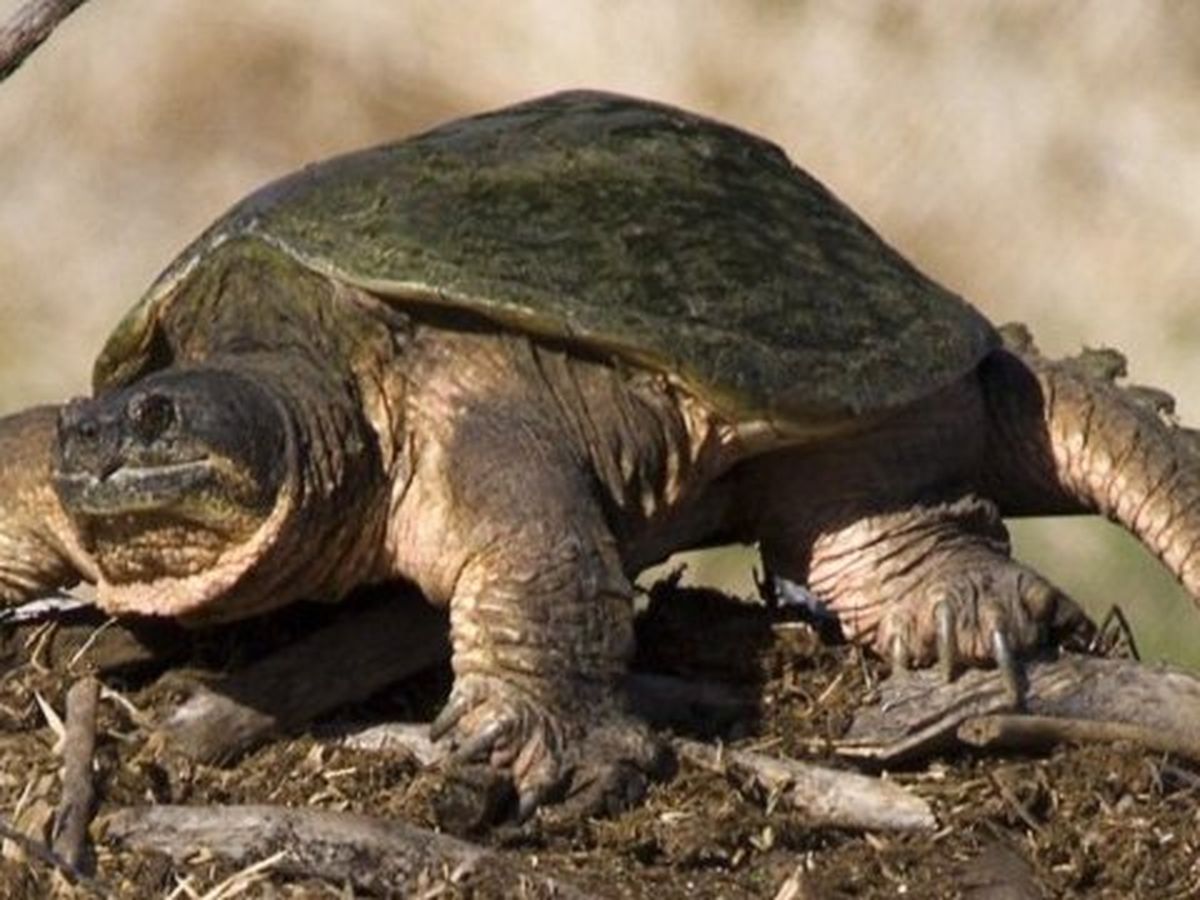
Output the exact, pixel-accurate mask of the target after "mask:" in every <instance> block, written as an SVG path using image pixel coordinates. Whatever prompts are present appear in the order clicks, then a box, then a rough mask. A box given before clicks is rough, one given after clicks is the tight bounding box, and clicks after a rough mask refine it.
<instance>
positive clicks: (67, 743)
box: [52, 677, 100, 869]
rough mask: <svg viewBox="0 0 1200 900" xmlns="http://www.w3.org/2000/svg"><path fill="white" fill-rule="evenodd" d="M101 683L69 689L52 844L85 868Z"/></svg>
mask: <svg viewBox="0 0 1200 900" xmlns="http://www.w3.org/2000/svg"><path fill="white" fill-rule="evenodd" d="M99 698H100V682H98V681H97V680H96V679H95V678H91V677H87V678H81V679H80V680H79V681H77V682H75V684H73V685H72V686H71V689H70V690H69V691H68V692H67V725H66V735H65V737H64V740H63V765H62V798H61V799H60V800H59V803H58V812H57V813H56V814H55V817H54V829H53V832H52V835H53V837H52V844H53V846H54V852H55V853H58V854H59V855H60V856H62V858H63V859H65V860H66V861H67V862H68V863H70V864H71V866H73V867H74V868H77V869H79V868H82V867H83V865H84V861H85V858H86V853H87V830H88V824H89V823H90V822H91V820H92V813H93V812H94V811H95V800H96V795H95V788H94V786H93V784H92V756H93V754H94V753H95V749H96V703H97V701H98V700H99Z"/></svg>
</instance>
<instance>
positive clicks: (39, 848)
mask: <svg viewBox="0 0 1200 900" xmlns="http://www.w3.org/2000/svg"><path fill="white" fill-rule="evenodd" d="M0 838H3V839H4V840H6V841H12V842H13V843H14V844H16V845H17V846H18V847H20V848H21V850H23V851H24V852H25V853H26V854H27V855H29V856H32V857H33V858H35V859H38V860H40V861H41V862H43V863H45V864H46V865H48V866H51V867H53V868H55V869H57V870H58V871H59V872H62V874H63V876H64V877H65V878H66V879H67V881H69V882H70V883H71V884H78V885H80V886H81V887H84V888H87V889H88V890H90V891H91V892H92V893H94V894H97V895H98V896H101V897H107V896H109V891H108V888H107V887H106V886H105V885H104V884H103V883H102V882H99V881H96V880H95V879H94V878H90V877H89V876H88V875H87V873H85V872H81V871H80V870H79V869H77V868H76V867H75V866H73V865H71V864H70V863H69V862H67V861H66V860H65V859H63V858H62V857H61V856H59V855H58V854H57V853H55V852H54V851H53V850H51V849H50V848H49V847H47V846H46V845H45V844H43V843H42V842H41V841H38V840H34V839H33V838H31V837H30V836H29V835H27V834H25V833H24V832H22V831H20V830H18V829H16V828H14V827H13V826H11V825H9V824H8V823H7V822H5V821H4V820H3V819H0Z"/></svg>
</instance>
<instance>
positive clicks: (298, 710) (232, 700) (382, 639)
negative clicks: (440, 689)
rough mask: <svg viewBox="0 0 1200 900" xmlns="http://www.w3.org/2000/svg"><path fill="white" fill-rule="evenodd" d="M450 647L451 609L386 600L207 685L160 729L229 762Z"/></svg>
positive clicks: (172, 739)
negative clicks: (239, 754)
mask: <svg viewBox="0 0 1200 900" xmlns="http://www.w3.org/2000/svg"><path fill="white" fill-rule="evenodd" d="M449 655H450V644H449V639H448V625H447V620H446V614H445V612H444V611H442V610H439V609H435V608H434V607H432V606H430V605H429V604H427V603H425V602H424V601H422V600H419V599H418V598H415V597H409V596H405V597H403V598H398V599H395V600H394V601H393V602H382V603H378V604H375V605H373V606H370V607H368V608H366V609H364V610H362V612H361V613H359V614H354V615H348V616H344V617H342V618H340V619H338V620H337V621H336V622H334V623H333V624H332V625H330V626H328V627H327V628H324V629H321V630H319V631H317V632H314V633H313V634H310V635H308V636H307V637H305V638H304V639H302V640H300V641H298V642H297V643H295V644H291V645H289V646H287V647H285V648H284V649H283V650H281V651H279V652H277V653H275V654H274V655H273V656H269V657H267V658H266V659H263V660H261V661H259V662H257V663H255V664H253V665H251V666H249V667H247V668H245V669H242V670H240V671H238V672H235V673H234V674H233V675H231V676H229V677H228V678H225V679H224V680H223V681H221V682H218V683H216V684H214V685H212V686H210V687H202V688H199V689H198V690H197V691H196V693H195V694H193V695H192V696H191V697H190V698H188V700H187V701H185V702H184V703H183V704H182V705H181V706H180V707H178V708H177V709H176V710H175V712H174V713H172V714H171V716H170V717H169V718H168V719H167V720H166V721H164V722H163V723H162V724H161V725H160V726H159V729H158V732H159V734H160V735H162V736H163V737H164V738H165V739H166V740H167V741H168V742H169V743H170V744H171V745H172V746H174V747H175V748H176V749H178V750H179V751H181V752H182V753H184V754H186V755H187V756H188V757H190V758H192V759H195V760H198V761H201V762H221V761H224V760H228V759H230V758H232V757H234V756H236V755H237V754H238V753H240V752H242V751H244V750H246V749H248V748H250V747H252V746H254V745H255V744H257V743H258V742H260V741H262V740H263V739H265V738H266V737H267V736H269V735H271V734H274V733H276V732H280V731H287V730H289V729H293V728H299V727H301V726H303V725H304V724H306V723H307V722H309V721H311V720H312V719H313V718H315V717H317V716H319V715H322V714H323V713H327V712H330V711H332V710H334V709H337V708H338V707H339V706H343V705H345V704H347V703H352V702H354V701H357V700H361V699H364V698H366V697H368V696H370V695H371V694H373V693H375V692H376V691H378V690H380V689H381V688H384V687H387V686H388V685H389V684H393V683H395V682H397V681H400V680H402V679H404V678H406V677H408V676H409V675H412V674H414V673H416V672H419V671H421V670H422V669H425V668H428V667H429V666H431V665H433V664H435V663H438V662H441V661H442V660H444V659H446V658H447V657H448V656H449Z"/></svg>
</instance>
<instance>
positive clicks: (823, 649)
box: [0, 584, 1200, 900]
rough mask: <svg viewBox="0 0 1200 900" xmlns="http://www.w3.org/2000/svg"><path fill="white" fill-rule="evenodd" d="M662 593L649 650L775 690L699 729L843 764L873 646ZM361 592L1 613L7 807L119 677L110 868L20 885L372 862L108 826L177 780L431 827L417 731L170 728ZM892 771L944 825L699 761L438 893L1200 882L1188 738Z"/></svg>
mask: <svg viewBox="0 0 1200 900" xmlns="http://www.w3.org/2000/svg"><path fill="white" fill-rule="evenodd" d="M654 593H655V596H654V597H653V602H652V603H651V607H650V611H649V612H647V613H646V614H645V615H644V616H643V619H642V622H641V626H640V635H639V641H640V648H641V652H640V656H639V659H638V661H637V668H638V669H640V670H642V671H648V672H656V673H670V674H673V675H684V676H686V677H687V678H689V679H695V680H697V681H701V680H703V681H716V682H723V683H726V684H732V685H736V686H737V687H738V689H739V690H742V691H751V692H752V693H753V696H754V697H755V700H756V702H755V703H754V704H753V708H752V710H750V711H748V712H745V713H744V714H738V715H730V716H724V717H716V718H713V719H711V720H704V719H698V720H695V721H692V722H691V723H690V725H688V726H686V727H687V729H688V730H689V731H691V732H692V734H693V735H694V736H696V737H698V738H701V739H705V740H717V739H719V740H721V741H723V742H725V743H727V744H728V745H729V746H733V747H742V746H746V747H753V748H755V749H757V750H759V751H762V752H765V753H769V754H772V755H777V756H792V757H795V758H800V759H810V760H815V761H819V762H824V763H827V764H830V765H834V766H839V765H844V764H843V763H839V762H837V761H836V760H833V759H832V757H831V754H830V751H829V749H828V742H829V740H830V739H832V738H835V737H837V736H838V735H840V734H841V733H843V732H844V730H845V729H846V727H847V725H848V723H849V722H850V720H851V719H852V717H853V715H854V712H855V710H856V709H857V708H858V707H859V705H860V704H861V703H862V702H863V700H864V697H867V696H869V695H870V693H871V691H872V689H873V686H874V685H875V684H876V682H877V680H878V679H879V677H880V675H881V673H880V672H879V671H877V666H876V664H875V663H874V662H873V661H872V660H870V659H868V658H865V657H864V656H863V655H862V654H860V653H859V652H858V651H856V650H854V649H853V648H849V647H846V646H844V645H837V644H830V643H827V642H826V641H823V640H821V639H820V638H819V637H818V636H817V634H816V633H815V632H814V631H813V630H812V629H810V628H808V627H807V626H805V625H802V624H798V623H792V622H780V620H779V616H778V614H777V613H774V612H772V611H770V610H766V609H765V608H763V607H761V606H749V605H747V604H739V603H731V602H730V601H728V600H726V599H725V598H722V597H719V596H717V595H713V594H710V593H707V592H703V591H697V590H694V589H691V590H686V589H681V588H678V587H677V586H674V585H670V584H667V585H663V586H660V587H659V588H656V590H655V592H654ZM367 602H369V601H367ZM354 614H356V611H355V608H354V607H353V606H350V607H346V608H344V609H340V610H334V611H330V610H324V609H321V610H313V609H307V608H296V609H293V610H287V611H284V612H282V613H280V614H277V615H274V616H272V617H269V618H266V619H263V620H259V621H256V622H251V623H247V624H244V625H241V626H237V627H226V628H222V629H220V630H215V631H210V632H201V633H183V632H177V631H175V630H174V629H172V628H170V627H164V626H155V627H151V628H149V629H147V630H145V631H144V632H143V633H142V642H141V645H142V646H143V647H144V653H141V654H133V655H131V654H128V653H126V654H125V655H124V656H122V657H121V658H120V659H114V658H107V659H106V658H105V652H106V651H105V650H104V648H105V646H106V641H108V640H109V639H108V638H107V637H105V635H106V634H108V633H109V632H113V631H114V629H115V628H116V627H117V626H108V627H106V628H104V629H102V630H101V631H100V632H99V633H97V632H95V631H94V628H95V627H96V625H97V623H98V620H96V619H89V618H88V616H87V614H86V613H85V614H83V616H82V617H81V616H80V614H78V613H76V614H73V615H72V616H70V617H67V618H65V619H61V618H60V621H59V622H58V623H57V624H45V623H43V624H28V623H26V624H21V625H11V624H10V625H0V672H2V675H0V823H3V825H4V826H5V827H6V828H8V829H12V830H16V831H19V832H20V833H22V834H24V835H26V836H28V837H30V838H33V839H34V840H36V841H38V842H47V843H48V842H49V840H50V837H51V835H50V833H49V832H50V829H51V823H52V820H53V812H54V808H55V805H56V803H57V801H58V796H59V793H60V783H59V781H60V775H59V768H60V764H61V761H60V758H59V756H58V754H57V753H56V749H55V743H56V733H55V730H54V728H52V727H51V726H50V725H49V724H48V717H47V712H46V711H45V710H46V708H47V707H49V708H50V709H51V710H58V711H59V713H60V714H61V711H62V709H63V698H64V695H65V691H66V689H67V688H68V687H69V686H70V684H71V683H72V682H73V681H74V680H75V679H77V678H78V677H79V675H80V673H81V671H82V670H85V669H87V668H89V667H90V668H92V669H93V670H96V671H98V672H99V673H100V677H101V680H102V682H103V684H104V686H105V688H106V690H105V691H104V693H103V695H102V699H101V703H100V715H99V723H98V731H97V751H96V760H95V766H96V786H97V795H98V806H99V809H98V815H97V818H96V820H95V821H94V822H93V825H92V829H91V836H92V840H93V847H94V854H95V855H94V859H93V860H91V861H90V863H89V864H88V865H89V866H90V865H94V877H95V880H94V881H91V882H86V883H76V884H72V883H71V881H70V878H69V876H68V875H64V874H63V873H62V872H61V871H59V870H58V869H56V867H55V866H54V865H52V864H50V863H48V862H47V861H45V860H44V859H42V858H41V857H40V856H39V855H38V854H37V853H36V852H35V851H34V850H32V849H30V848H29V847H28V846H22V844H21V842H20V841H12V840H9V841H7V842H5V844H4V849H3V853H2V854H0V896H2V897H10V898H24V897H29V898H40V897H47V896H55V895H60V896H92V895H93V894H95V893H98V892H99V893H105V894H107V895H109V896H119V897H139V898H142V897H167V896H173V897H187V896H195V897H199V896H212V897H221V896H234V895H235V894H236V895H239V896H252V897H323V896H328V897H348V896H357V895H358V894H357V893H356V890H357V889H356V888H355V887H354V886H352V885H348V884H345V883H335V882H331V881H326V880H322V879H320V878H314V877H304V876H297V875H295V874H285V873H284V872H283V871H281V868H280V867H279V866H275V865H271V866H265V867H262V868H260V869H258V870H246V869H245V866H244V865H235V864H232V863H230V862H228V861H225V860H222V859H221V858H219V857H216V856H214V855H213V854H211V853H208V852H206V851H205V850H204V848H202V847H196V848H195V851H196V852H195V853H194V854H191V855H190V856H189V857H188V858H187V859H186V860H183V861H173V860H172V859H169V858H168V857H166V856H163V855H160V854H158V853H155V852H152V851H146V850H135V849H132V848H130V847H128V846H124V845H121V844H119V843H117V842H115V841H113V840H110V839H109V837H108V835H107V834H106V816H108V815H109V814H110V813H112V812H114V811H115V810H117V809H120V808H123V807H130V806H143V805H146V804H166V803H172V804H199V805H217V804H282V805H286V806H290V807H300V808H321V809H329V810H342V811H351V812H356V813H362V814H365V815H369V816H373V817H380V818H383V819H388V820H400V821H404V822H408V823H412V824H415V825H418V826H423V827H427V828H435V827H436V818H435V806H436V801H437V798H438V796H439V791H440V790H441V785H442V776H441V775H440V774H439V773H438V771H437V770H427V769H422V767H421V766H420V765H419V764H418V762H417V761H416V760H415V759H414V758H413V757H412V756H411V755H409V754H406V753H403V752H384V751H367V750H361V749H353V748H351V747H348V746H345V745H343V744H340V743H337V742H334V741H330V740H328V739H323V738H322V737H321V735H322V733H323V732H324V730H325V727H326V726H328V725H329V722H328V721H326V722H318V723H314V724H313V726H312V727H308V728H304V729H300V730H299V731H298V732H297V733H295V734H292V735H288V736H283V737H279V738H277V739H274V740H271V741H269V742H268V743H266V744H264V745H262V746H259V747H258V748H257V749H254V750H252V751H250V752H247V753H244V754H241V755H240V756H238V757H236V758H234V759H232V760H229V761H228V762H227V763H225V764H224V765H221V766H213V765H205V764H199V763H195V762H193V761H190V760H189V759H188V758H187V757H186V755H183V754H180V753H178V752H176V751H175V750H174V749H172V748H170V747H168V746H166V745H165V744H164V743H163V742H162V741H159V740H154V739H151V738H150V736H151V734H152V732H153V730H154V726H155V723H158V722H161V721H163V720H164V719H166V718H167V717H168V716H169V715H170V714H171V712H172V711H173V710H175V709H176V708H177V707H178V705H179V703H180V701H181V700H182V699H183V698H184V697H185V696H186V695H187V693H188V691H189V690H190V685H191V684H192V683H193V682H194V681H195V680H197V679H199V680H203V679H205V678H211V677H214V673H221V672H227V671H230V670H234V669H237V668H239V667H241V666H243V665H244V664H246V663H247V662H248V661H250V660H253V659H256V658H261V657H262V656H264V655H266V654H270V653H272V652H274V651H275V650H277V649H278V648H280V647H282V646H285V645H287V644H288V643H289V642H291V641H294V640H295V639H296V638H297V637H299V636H301V635H303V634H306V633H308V632H310V631H311V630H313V629H315V628H320V627H323V626H325V625H327V624H328V622H329V621H330V620H331V619H332V618H333V617H336V616H345V615H354ZM69 635H72V636H73V637H71V638H70V639H68V636H69ZM72 641H75V643H74V644H72ZM81 641H88V643H87V645H86V646H83V644H82V643H81ZM81 648H82V652H80V650H81ZM449 680H450V679H449V673H448V671H446V670H445V668H434V669H431V670H428V671H426V672H423V673H421V674H420V675H418V676H416V677H414V678H411V679H409V680H407V681H406V682H404V683H402V684H399V685H395V686H393V687H390V688H388V689H386V690H384V691H381V692H378V693H376V694H375V695H373V696H371V697H370V698H368V699H366V700H364V701H361V702H359V703H357V704H355V705H353V706H350V707H347V708H342V709H340V710H339V711H338V712H337V713H336V716H335V718H336V721H338V722H342V723H344V722H369V721H377V720H380V719H400V720H407V721H420V720H423V719H427V718H428V717H429V716H430V715H431V714H432V713H433V712H435V711H436V709H437V708H438V705H439V702H440V701H441V700H442V699H443V698H444V696H445V691H446V689H447V687H448V684H449ZM886 777H887V778H889V779H891V780H893V781H895V782H897V783H898V784H901V785H903V786H905V787H906V788H908V789H909V790H911V791H912V792H913V793H915V794H917V795H919V796H921V797H923V798H925V799H926V800H927V801H928V802H929V803H930V804H931V805H932V808H933V810H934V813H935V815H936V819H937V823H938V826H937V828H936V830H933V831H928V832H920V833H910V834H881V833H850V832H847V831H842V830H838V829H831V828H821V827H814V826H813V825H812V823H811V822H810V821H806V818H805V816H803V815H802V814H800V813H798V812H796V811H793V810H791V809H789V808H788V807H787V805H786V804H784V803H781V802H778V801H779V798H777V797H772V796H763V795H762V792H761V791H757V790H753V789H748V788H746V787H745V786H744V785H741V784H739V783H737V782H736V781H735V780H733V779H732V778H729V777H726V776H724V775H722V774H718V773H714V772H711V771H708V770H706V769H702V768H698V767H696V766H694V765H691V764H689V763H688V762H681V763H680V764H679V766H678V770H677V772H676V773H675V775H674V776H673V777H672V778H670V779H669V780H667V781H665V782H663V783H660V784H656V785H654V786H652V787H651V789H650V791H649V794H648V796H647V797H646V799H645V800H644V802H642V803H640V804H638V805H637V806H635V807H634V808H633V809H631V810H629V811H627V812H624V813H622V814H619V815H616V816H613V817H611V818H607V819H592V820H586V821H570V820H565V819H563V818H562V817H561V816H557V815H555V811H554V809H548V810H544V811H543V812H542V813H539V814H538V815H537V816H535V817H534V818H533V819H532V820H531V821H529V822H527V823H525V824H524V825H521V826H519V827H518V826H515V825H501V826H498V827H496V828H494V829H492V830H490V831H488V832H487V833H484V834H476V835H472V836H471V838H470V839H471V840H472V841H474V842H476V843H478V844H481V845H484V846H487V847H488V848H490V849H491V850H492V851H494V853H495V854H497V855H498V856H499V857H500V858H501V859H502V860H511V861H512V862H513V864H514V866H513V867H512V868H511V869H507V870H503V871H506V872H508V873H509V874H507V875H503V876H492V877H488V876H484V877H472V876H467V877H465V878H463V877H462V873H455V872H449V871H442V872H430V873H429V874H428V878H427V879H426V881H425V883H424V884H422V886H421V890H420V891H419V892H418V893H420V895H421V896H426V897H431V898H432V897H457V896H469V897H513V896H548V895H549V892H548V889H547V888H546V887H545V885H546V882H545V881H544V880H538V879H534V878H529V879H526V878H523V877H518V878H515V879H514V877H513V876H512V874H511V873H512V872H525V873H536V874H537V875H539V876H552V877H553V878H555V879H557V880H558V882H560V883H561V884H565V885H569V886H570V887H573V888H574V889H575V891H577V892H578V894H579V895H582V896H594V897H627V898H654V900H668V898H675V897H681V898H682V897H689V898H691V897H728V898H738V897H768V898H771V897H776V898H780V900H783V898H790V900H799V898H827V897H828V898H833V897H895V896H912V897H975V898H985V897H993V898H996V897H1042V896H1087V897H1114V898H1115V897H1121V898H1127V897H1154V898H1168V897H1179V898H1182V897H1195V896H1200V862H1198V857H1200V769H1198V768H1197V767H1195V766H1194V765H1191V764H1188V763H1185V762H1183V761H1181V760H1178V759H1175V758H1172V757H1170V756H1167V755H1163V754H1149V753H1147V752H1145V751H1142V750H1140V749H1138V748H1137V747H1134V746H1131V745H1124V744H1107V745H1088V746H1078V747H1059V748H1057V749H1054V750H1053V751H1051V752H1049V753H1048V754H1046V755H1040V756H1033V755H997V754H995V753H989V754H974V755H973V754H957V755H954V756H949V757H946V758H941V759H936V760H934V761H932V762H929V761H926V762H924V763H922V764H920V765H919V766H915V767H913V768H911V769H908V770H903V771H893V772H888V773H886ZM10 836H11V835H10ZM280 849H285V848H280ZM86 867H88V866H85V868H86ZM222 882H225V884H224V886H223V887H222V886H221V885H222ZM214 888H217V890H215V891H214V890H213V889H214ZM208 891H212V893H211V894H206V892H208ZM396 893H400V891H397V892H396Z"/></svg>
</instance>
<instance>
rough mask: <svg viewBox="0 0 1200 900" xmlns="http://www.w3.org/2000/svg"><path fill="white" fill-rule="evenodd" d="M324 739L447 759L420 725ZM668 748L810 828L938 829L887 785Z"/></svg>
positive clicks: (924, 808) (686, 746)
mask: <svg viewBox="0 0 1200 900" xmlns="http://www.w3.org/2000/svg"><path fill="white" fill-rule="evenodd" d="M329 739H331V740H334V741H336V742H337V743H338V744H341V745H342V746H347V747H354V748H356V749H360V750H390V751H396V750H403V751H404V752H406V753H408V754H410V755H411V756H412V757H413V758H414V759H416V760H418V761H419V762H420V763H421V764H422V765H424V766H427V767H428V766H433V765H437V764H438V763H439V762H441V761H442V760H443V759H444V758H445V756H446V752H445V748H444V747H443V746H442V745H439V744H435V743H433V742H432V741H430V740H429V729H428V727H427V726H425V725H413V724H409V723H388V724H382V725H372V726H370V727H367V728H362V729H357V730H345V731H342V732H341V733H340V734H334V735H331V736H329ZM671 746H672V747H673V748H674V750H675V752H676V753H677V754H679V756H680V757H682V758H683V759H686V760H688V761H689V762H691V763H693V764H694V765H697V766H700V767H701V768H705V769H710V770H713V771H716V772H720V773H721V774H728V775H732V776H733V777H734V778H736V779H738V780H739V781H741V782H742V783H743V784H744V785H746V786H747V787H751V788H755V789H758V790H760V791H762V792H763V793H764V794H766V796H767V797H768V802H776V801H777V800H778V799H779V798H782V799H785V800H786V801H787V802H788V803H790V804H791V806H793V807H794V808H796V809H797V810H799V811H801V812H802V813H804V814H805V815H806V816H808V818H809V820H810V821H811V822H812V824H813V825H814V826H827V827H833V828H849V829H856V830H864V831H918V830H928V829H932V828H934V827H936V824H937V823H936V822H935V820H934V818H933V812H932V811H931V810H930V808H929V805H928V804H927V803H926V802H925V801H924V800H922V799H921V798H920V797H917V796H916V795H915V794H912V793H909V792H908V791H906V790H905V789H904V788H902V787H900V786H899V785H897V784H894V783H892V782H890V781H883V780H880V779H878V778H872V777H870V776H867V775H861V774H859V773H857V772H843V771H840V770H838V769H830V768H827V767H824V766H817V765H813V764H812V763H806V762H799V761H797V760H793V759H783V758H779V757H773V756H767V755H766V754H763V753H755V752H752V751H749V750H733V749H729V748H727V747H714V746H711V745H709V744H704V743H701V742H699V741H693V740H688V739H686V738H673V739H672V740H671Z"/></svg>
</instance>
